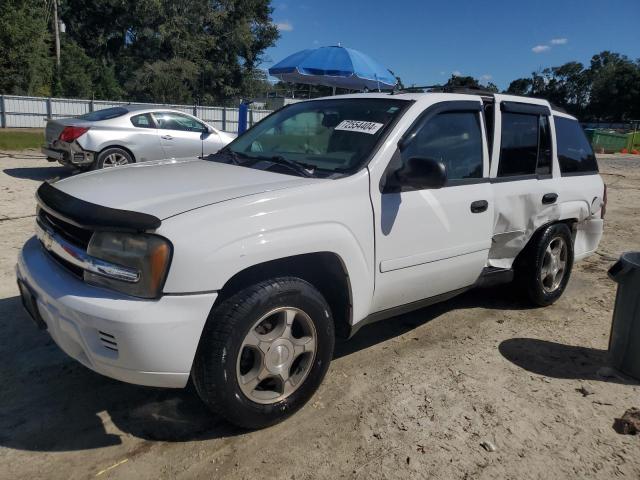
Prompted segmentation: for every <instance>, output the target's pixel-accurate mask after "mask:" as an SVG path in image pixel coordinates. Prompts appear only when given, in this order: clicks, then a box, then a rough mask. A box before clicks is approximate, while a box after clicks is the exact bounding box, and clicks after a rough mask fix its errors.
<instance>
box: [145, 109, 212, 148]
mask: <svg viewBox="0 0 640 480" xmlns="http://www.w3.org/2000/svg"><path fill="white" fill-rule="evenodd" d="M153 116H154V118H155V120H156V124H157V125H158V135H160V144H161V145H162V149H163V150H164V153H165V156H166V158H184V157H199V156H201V155H202V154H203V151H202V148H203V146H202V142H203V140H204V137H205V135H208V133H207V127H206V125H204V124H203V123H201V122H200V121H198V120H196V119H195V118H193V117H190V116H189V115H184V114H181V113H176V112H156V113H154V114H153Z"/></svg>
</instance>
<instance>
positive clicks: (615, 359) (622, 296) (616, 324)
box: [609, 252, 640, 379]
mask: <svg viewBox="0 0 640 480" xmlns="http://www.w3.org/2000/svg"><path fill="white" fill-rule="evenodd" d="M609 278H611V279H612V280H613V281H614V282H616V283H617V284H618V293H617V294H616V305H615V308H614V310H613V322H612V323H611V336H610V337H609V356H610V358H611V362H612V364H613V366H614V367H615V368H617V369H618V370H620V371H621V372H622V373H626V374H627V375H630V376H632V377H634V378H637V379H640V252H627V253H623V254H622V255H621V256H620V259H619V260H618V261H617V262H616V264H615V265H614V266H613V267H611V268H610V269H609Z"/></svg>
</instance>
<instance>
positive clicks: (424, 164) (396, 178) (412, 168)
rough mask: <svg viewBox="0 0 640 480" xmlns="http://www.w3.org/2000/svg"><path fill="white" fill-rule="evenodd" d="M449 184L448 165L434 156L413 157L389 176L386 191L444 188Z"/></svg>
mask: <svg viewBox="0 0 640 480" xmlns="http://www.w3.org/2000/svg"><path fill="white" fill-rule="evenodd" d="M446 184H447V167H446V166H445V165H444V163H442V162H440V161H438V160H434V159H432V158H424V157H411V158H409V160H407V162H406V163H405V164H404V165H403V166H402V167H401V168H399V169H398V170H396V171H395V172H393V173H391V174H390V175H388V176H387V181H386V183H385V191H400V190H401V189H402V187H409V188H411V189H412V190H425V189H434V188H442V187H444V186H445V185H446Z"/></svg>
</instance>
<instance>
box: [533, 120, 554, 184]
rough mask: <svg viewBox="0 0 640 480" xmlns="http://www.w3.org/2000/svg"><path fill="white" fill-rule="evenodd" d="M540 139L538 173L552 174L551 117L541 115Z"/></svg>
mask: <svg viewBox="0 0 640 480" xmlns="http://www.w3.org/2000/svg"><path fill="white" fill-rule="evenodd" d="M539 118H540V131H539V132H540V133H539V135H540V139H539V141H538V165H537V167H536V173H537V174H538V175H551V158H552V151H551V130H550V128H549V117H547V116H546V115H541V116H540V117H539Z"/></svg>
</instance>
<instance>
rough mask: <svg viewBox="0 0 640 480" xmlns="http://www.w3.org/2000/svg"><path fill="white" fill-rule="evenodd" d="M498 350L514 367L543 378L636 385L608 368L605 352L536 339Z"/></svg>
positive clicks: (508, 343) (511, 342)
mask: <svg viewBox="0 0 640 480" xmlns="http://www.w3.org/2000/svg"><path fill="white" fill-rule="evenodd" d="M498 349H499V350H500V353H501V354H502V356H503V357H504V358H506V359H507V360H509V361H510V362H512V363H514V364H515V365H517V366H519V367H521V368H523V369H525V370H527V371H528V372H531V373H535V374H538V375H544V376H545V377H552V378H561V379H570V380H596V381H600V382H603V381H604V382H612V383H620V384H624V385H637V384H638V382H636V381H635V380H633V379H632V378H629V377H627V376H625V375H622V374H621V373H618V372H616V371H615V370H613V369H612V368H609V366H608V365H609V357H608V352H607V351H606V350H599V349H596V348H588V347H576V346H573V345H563V344H561V343H556V342H548V341H546V340H538V339H535V338H510V339H509V340H505V341H504V342H502V343H501V344H500V346H499V347H498Z"/></svg>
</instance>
